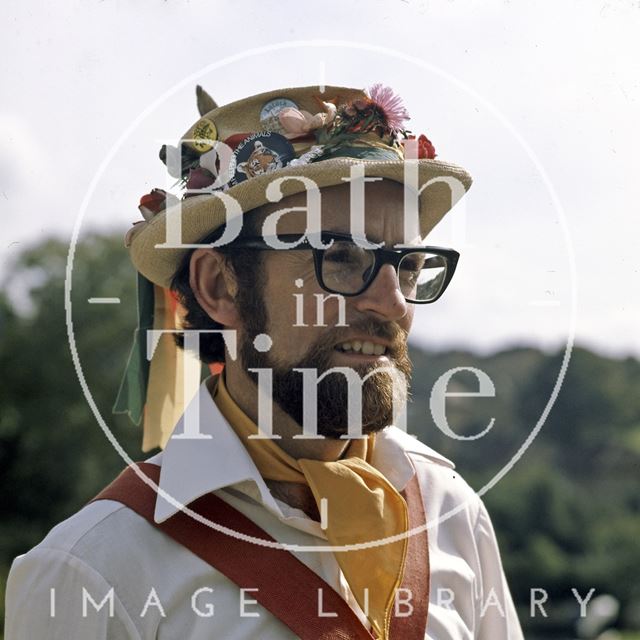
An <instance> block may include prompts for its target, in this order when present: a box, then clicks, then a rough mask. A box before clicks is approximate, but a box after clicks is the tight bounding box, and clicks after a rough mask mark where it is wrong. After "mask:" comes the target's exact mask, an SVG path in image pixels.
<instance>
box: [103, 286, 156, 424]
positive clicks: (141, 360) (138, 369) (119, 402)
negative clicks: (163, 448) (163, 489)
mask: <svg viewBox="0 0 640 640" xmlns="http://www.w3.org/2000/svg"><path fill="white" fill-rule="evenodd" d="M137 291H138V328H137V329H136V330H135V331H134V333H133V344H132V345H131V351H130V352H129V359H128V361H127V366H126V368H125V371H124V375H123V376H122V381H121V382H120V388H119V390H118V396H117V397H116V401H115V404H114V405H113V413H126V414H127V415H128V416H129V418H130V420H131V422H133V423H134V424H136V425H139V424H140V422H141V421H142V415H143V411H144V405H145V402H146V398H147V385H148V384H149V366H150V362H149V360H148V359H147V340H146V337H147V331H148V330H150V329H153V315H154V286H153V282H151V281H150V280H147V279H146V278H145V277H144V276H143V275H142V274H140V273H138V281H137Z"/></svg>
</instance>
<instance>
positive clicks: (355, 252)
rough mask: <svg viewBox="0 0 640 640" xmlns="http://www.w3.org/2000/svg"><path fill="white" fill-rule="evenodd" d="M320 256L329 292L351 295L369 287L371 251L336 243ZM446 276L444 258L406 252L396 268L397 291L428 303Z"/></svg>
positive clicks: (371, 264)
mask: <svg viewBox="0 0 640 640" xmlns="http://www.w3.org/2000/svg"><path fill="white" fill-rule="evenodd" d="M322 257H323V260H322V279H323V281H324V285H325V286H326V287H327V288H329V289H331V290H332V291H335V292H336V293H344V294H352V293H357V292H359V291H361V290H362V289H363V288H364V287H365V285H367V284H369V282H368V281H369V280H370V278H371V274H372V271H373V267H374V264H375V255H374V251H373V250H369V249H363V248H362V247H359V246H358V245H357V244H354V243H353V242H347V241H339V240H336V241H334V242H333V244H332V246H331V247H330V248H328V249H326V250H324V251H323V252H322ZM446 274H447V261H446V260H445V258H444V257H442V256H440V255H436V254H433V253H428V252H424V251H415V252H411V253H408V254H406V255H405V256H403V258H402V260H401V261H400V264H399V265H398V280H399V286H400V291H401V292H402V294H403V295H404V296H405V298H407V299H408V300H419V301H428V300H431V299H433V298H436V297H437V296H438V294H439V293H440V291H441V289H442V286H443V284H444V281H445V277H446Z"/></svg>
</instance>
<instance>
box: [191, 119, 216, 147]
mask: <svg viewBox="0 0 640 640" xmlns="http://www.w3.org/2000/svg"><path fill="white" fill-rule="evenodd" d="M191 137H192V140H190V141H188V142H187V144H188V145H189V146H191V147H192V148H194V149H195V150H196V151H199V152H200V153H204V152H205V151H209V150H210V149H213V145H212V144H211V143H213V142H215V141H216V140H217V139H218V129H217V128H216V125H215V123H214V122H213V121H211V120H209V119H208V118H201V119H200V120H198V122H196V124H195V125H194V127H193V133H192V136H191Z"/></svg>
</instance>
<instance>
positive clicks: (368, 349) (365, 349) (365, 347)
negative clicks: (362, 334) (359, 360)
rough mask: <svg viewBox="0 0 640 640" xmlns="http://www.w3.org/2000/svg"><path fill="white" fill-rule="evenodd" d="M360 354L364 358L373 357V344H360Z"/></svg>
mask: <svg viewBox="0 0 640 640" xmlns="http://www.w3.org/2000/svg"><path fill="white" fill-rule="evenodd" d="M362 353H364V354H365V355H366V356H372V355H373V342H363V343H362Z"/></svg>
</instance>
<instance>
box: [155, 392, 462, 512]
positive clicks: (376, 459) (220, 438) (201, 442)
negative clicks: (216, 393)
mask: <svg viewBox="0 0 640 640" xmlns="http://www.w3.org/2000/svg"><path fill="white" fill-rule="evenodd" d="M192 402H199V403H200V433H201V434H202V436H203V437H201V438H198V439H181V438H176V437H173V436H172V437H171V438H169V441H168V443H167V446H166V448H165V450H164V451H163V452H162V453H160V454H158V455H156V456H153V457H152V458H151V459H150V460H149V462H151V463H155V464H160V465H161V470H160V482H159V486H160V489H161V491H164V492H166V494H168V495H170V496H171V497H172V498H173V500H174V501H175V502H176V503H178V504H182V505H188V504H189V503H191V502H193V501H194V500H196V499H197V498H199V497H200V496H203V495H205V494H207V493H209V492H211V491H217V490H219V489H223V488H225V487H230V486H232V485H238V484H239V483H243V485H244V486H245V487H246V486H248V485H249V483H253V486H254V487H255V489H256V491H251V494H253V495H252V497H254V498H256V499H258V498H259V499H260V501H261V502H262V504H263V505H264V506H265V507H266V508H267V509H269V511H271V512H273V513H274V514H275V515H276V516H277V517H279V518H280V519H283V520H286V519H287V518H286V517H285V516H284V515H283V513H282V510H281V508H280V506H279V505H280V504H281V503H279V502H277V501H276V500H275V499H274V498H273V496H272V495H271V492H270V491H269V489H268V487H267V485H266V484H265V482H264V480H263V479H262V476H261V475H260V472H259V471H258V468H257V467H256V465H255V464H254V462H253V460H252V459H251V457H250V456H249V454H248V452H247V450H246V449H245V448H244V446H243V445H242V442H241V441H240V439H239V438H238V436H237V435H236V433H235V431H234V430H233V428H232V427H231V426H230V425H229V423H228V422H227V421H226V419H225V418H224V416H223V415H222V414H221V413H220V410H219V409H218V407H217V405H216V403H215V402H214V401H213V398H212V397H211V394H210V393H209V390H208V388H207V385H206V381H205V382H203V383H202V385H201V386H200V389H199V391H198V393H197V395H196V396H195V398H194V399H193V400H192ZM183 431H184V415H183V417H182V418H180V420H179V421H178V423H177V424H176V426H175V428H174V430H173V433H174V434H181V433H183ZM409 453H415V454H419V455H422V456H425V457H427V458H430V459H431V460H432V461H435V462H437V463H439V464H445V465H447V466H450V467H451V468H453V467H454V465H453V463H452V462H450V461H449V460H447V459H446V458H445V457H443V456H441V455H440V454H438V453H437V452H435V451H434V450H433V449H431V448H429V447H427V446H426V445H424V444H422V443H421V442H420V441H419V440H417V439H416V438H414V437H413V436H410V435H408V434H407V433H405V432H403V431H401V430H400V429H398V428H396V427H387V428H386V429H384V430H383V431H382V432H380V433H379V434H378V435H377V436H376V444H375V447H374V450H373V456H372V459H371V464H372V465H373V466H374V467H376V469H378V471H380V472H381V473H382V474H384V475H385V476H386V478H387V479H388V480H389V482H390V483H391V484H392V485H393V486H394V487H395V488H396V489H397V490H398V491H401V490H402V489H404V487H405V486H406V484H407V483H408V482H409V480H410V479H411V478H412V477H413V475H414V473H415V470H414V468H413V464H412V462H411V460H410V458H409V455H408V454H409ZM247 481H249V482H247ZM178 510H179V508H178V506H176V504H174V503H171V502H169V501H167V500H166V499H165V498H163V497H162V495H161V493H159V494H158V497H157V500H156V508H155V513H154V518H155V521H156V522H163V521H164V520H166V519H167V518H169V517H171V516H172V515H173V514H174V513H176V512H177V511H178ZM296 511H297V510H296Z"/></svg>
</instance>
